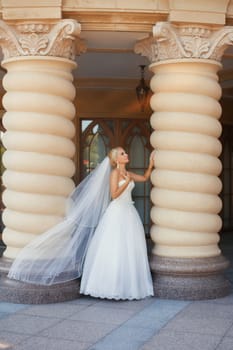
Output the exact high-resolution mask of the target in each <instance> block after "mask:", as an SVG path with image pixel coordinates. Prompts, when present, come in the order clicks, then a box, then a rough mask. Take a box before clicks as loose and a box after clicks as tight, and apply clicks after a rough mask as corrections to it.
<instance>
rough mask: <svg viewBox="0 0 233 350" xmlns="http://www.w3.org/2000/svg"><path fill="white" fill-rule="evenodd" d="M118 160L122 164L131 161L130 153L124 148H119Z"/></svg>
mask: <svg viewBox="0 0 233 350" xmlns="http://www.w3.org/2000/svg"><path fill="white" fill-rule="evenodd" d="M117 161H118V163H120V164H126V163H128V162H129V157H128V154H127V153H126V152H125V150H124V149H123V148H119V149H118V152H117Z"/></svg>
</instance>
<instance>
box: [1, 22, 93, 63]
mask: <svg viewBox="0 0 233 350" xmlns="http://www.w3.org/2000/svg"><path fill="white" fill-rule="evenodd" d="M80 32H81V26H80V24H79V23H78V22H76V21H74V20H61V21H59V22H56V23H55V24H54V23H52V24H51V23H47V22H46V23H43V22H41V23H21V24H16V25H14V26H13V25H12V26H9V25H8V24H6V23H5V22H3V21H0V46H1V48H2V51H3V54H4V59H8V58H11V57H17V56H56V57H63V58H68V59H72V60H74V59H75V56H76V54H80V53H82V52H85V50H86V47H85V44H84V42H83V41H82V40H81V39H80V38H79V37H78V36H79V34H80Z"/></svg>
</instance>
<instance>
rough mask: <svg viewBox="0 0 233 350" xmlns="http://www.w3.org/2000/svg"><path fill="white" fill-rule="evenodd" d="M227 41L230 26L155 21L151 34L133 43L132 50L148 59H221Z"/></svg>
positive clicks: (231, 37) (232, 32)
mask: <svg viewBox="0 0 233 350" xmlns="http://www.w3.org/2000/svg"><path fill="white" fill-rule="evenodd" d="M229 45H233V27H223V28H221V29H216V28H215V29H213V28H211V27H203V26H194V25H192V26H191V25H190V26H187V25H186V26H184V25H180V26H175V25H172V24H171V23H168V22H158V23H157V24H156V25H155V26H154V27H153V36H152V35H151V36H149V37H148V38H146V39H143V40H141V41H139V42H138V43H136V45H135V47H134V51H135V53H138V54H141V55H143V56H146V57H148V58H149V60H150V61H151V62H158V61H163V60H168V59H187V58H202V59H213V60H216V61H220V60H221V58H222V55H223V53H224V51H225V49H226V48H227V47H228V46H229Z"/></svg>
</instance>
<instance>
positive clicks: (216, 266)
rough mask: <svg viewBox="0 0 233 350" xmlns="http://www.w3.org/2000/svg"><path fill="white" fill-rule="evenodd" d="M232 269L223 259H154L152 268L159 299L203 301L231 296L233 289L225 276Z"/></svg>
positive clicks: (155, 290) (156, 293)
mask: <svg viewBox="0 0 233 350" xmlns="http://www.w3.org/2000/svg"><path fill="white" fill-rule="evenodd" d="M228 266H229V262H228V260H226V259H225V258H224V257H223V256H222V255H220V256H218V257H213V258H203V259H201V258H199V259H198V258H196V259H185V258H165V257H159V256H157V255H153V257H152V258H151V268H152V271H153V273H152V275H153V283H154V293H155V296H156V297H161V298H164V299H182V300H202V299H215V298H220V297H224V296H226V295H228V294H229V293H230V291H231V290H232V285H231V284H230V282H229V281H228V280H227V279H226V278H225V276H224V274H223V272H224V270H225V269H226V268H227V267H228Z"/></svg>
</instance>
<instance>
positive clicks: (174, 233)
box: [151, 59, 222, 258]
mask: <svg viewBox="0 0 233 350" xmlns="http://www.w3.org/2000/svg"><path fill="white" fill-rule="evenodd" d="M220 67H221V65H220V64H219V63H217V62H215V61H210V60H195V59H189V60H185V59H184V60H180V61H179V60H176V62H173V61H170V62H169V61H166V62H159V63H154V64H152V65H151V70H152V71H153V72H154V74H155V75H154V77H153V78H152V81H151V89H152V90H153V92H154V95H153V97H152V99H151V107H152V109H153V110H154V111H155V112H154V113H153V115H152V117H151V125H152V127H153V128H154V129H155V131H154V132H153V133H152V135H151V144H152V146H153V147H154V148H155V149H156V155H155V159H156V160H155V166H156V169H155V170H154V171H153V174H152V177H151V180H152V184H153V186H154V187H153V189H152V192H151V199H152V202H153V205H154V206H153V208H152V211H151V218H152V220H153V222H154V225H153V226H152V228H151V237H152V239H153V241H154V242H155V248H154V251H153V252H154V254H157V255H160V256H166V257H188V258H194V257H195V258H197V257H198V258H200V257H211V256H217V255H219V254H220V249H219V247H218V245H217V243H218V241H219V235H218V232H219V230H220V229H221V219H220V217H219V215H218V213H219V212H220V210H221V207H222V205H221V200H220V198H219V197H218V194H219V193H220V191H221V187H222V186H221V181H220V180H219V178H218V175H219V174H220V172H221V163H220V161H219V159H218V156H219V155H220V153H221V143H220V142H219V140H218V137H219V136H220V134H221V124H220V123H219V121H218V119H219V118H220V116H221V107H220V104H219V102H218V100H219V98H220V96H221V88H220V86H219V84H218V77H217V71H218V70H219V68H220Z"/></svg>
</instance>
